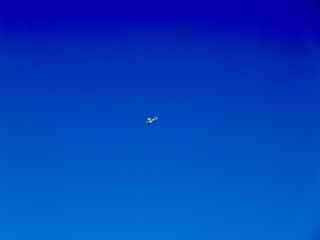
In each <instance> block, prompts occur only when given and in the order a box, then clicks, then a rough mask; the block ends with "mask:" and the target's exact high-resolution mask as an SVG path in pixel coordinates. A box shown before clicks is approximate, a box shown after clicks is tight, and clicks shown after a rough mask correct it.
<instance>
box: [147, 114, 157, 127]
mask: <svg viewBox="0 0 320 240" xmlns="http://www.w3.org/2000/svg"><path fill="white" fill-rule="evenodd" d="M155 120H158V118H157V117H156V116H154V118H147V121H146V122H144V124H148V125H150V124H151V123H153V122H154V121H155Z"/></svg>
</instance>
